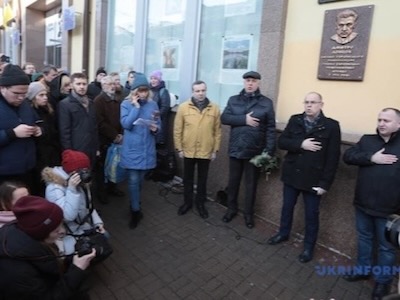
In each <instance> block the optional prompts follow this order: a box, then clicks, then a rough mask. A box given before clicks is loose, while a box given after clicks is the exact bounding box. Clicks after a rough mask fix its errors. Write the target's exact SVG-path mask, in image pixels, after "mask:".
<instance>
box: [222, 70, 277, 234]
mask: <svg viewBox="0 0 400 300" xmlns="http://www.w3.org/2000/svg"><path fill="white" fill-rule="evenodd" d="M243 79H244V89H243V90H242V91H241V92H240V93H239V94H238V95H235V96H232V97H230V98H229V100H228V104H227V106H226V107H225V110H224V112H223V113H222V115H221V122H222V124H225V125H230V126H231V133H230V138H229V182H228V210H227V212H226V213H225V215H224V217H223V218H222V221H224V222H225V223H227V222H230V221H231V220H232V219H233V218H234V217H235V216H236V214H237V211H238V201H237V197H238V193H239V187H240V181H241V178H242V173H245V177H246V178H245V189H246V193H245V207H244V219H245V223H246V226H247V227H248V228H253V227H254V219H253V214H254V202H255V198H256V191H257V180H258V176H259V173H260V170H259V169H258V168H257V167H255V166H254V165H253V164H252V163H250V159H251V158H252V157H254V156H256V155H259V154H261V153H262V152H263V151H264V150H266V151H267V152H268V154H269V155H271V156H272V155H273V154H274V152H275V145H276V141H275V139H276V133H275V112H274V106H273V103H272V100H271V99H269V98H267V97H265V96H264V95H262V94H261V92H260V89H259V85H260V80H261V75H260V74H259V73H257V72H254V71H250V72H246V73H245V74H244V75H243Z"/></svg>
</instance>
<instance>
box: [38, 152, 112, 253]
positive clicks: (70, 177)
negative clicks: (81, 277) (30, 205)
mask: <svg viewBox="0 0 400 300" xmlns="http://www.w3.org/2000/svg"><path fill="white" fill-rule="evenodd" d="M42 178H43V180H44V181H45V182H46V199H47V200H49V201H50V202H53V203H56V204H57V205H58V206H59V207H61V209H62V210H63V212H64V221H65V227H66V229H67V234H66V235H65V237H64V238H63V245H61V247H60V246H59V248H60V249H59V250H60V252H61V253H64V254H71V253H74V251H75V244H76V240H77V238H79V236H89V235H94V234H95V233H96V232H97V233H101V235H100V236H101V237H102V238H104V236H105V235H108V233H107V232H106V231H105V229H104V225H103V221H102V219H101V218H100V216H99V215H98V213H97V211H96V210H95V209H93V203H92V199H91V193H90V183H91V175H90V160H89V157H88V156H87V155H86V154H85V153H83V152H79V151H74V150H64V151H63V153H62V167H53V168H50V167H47V168H44V169H43V171H42ZM80 244H81V243H80ZM85 245H87V243H86V244H85ZM62 247H63V249H62ZM86 248H87V247H86ZM95 248H96V247H95ZM76 250H78V251H80V249H76ZM97 250H99V249H97ZM98 252H99V251H98ZM100 254H101V253H97V256H99V255H100ZM108 255H109V254H108ZM108 255H107V256H108ZM98 258H99V257H96V260H97V259H98Z"/></svg>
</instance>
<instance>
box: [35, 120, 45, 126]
mask: <svg viewBox="0 0 400 300" xmlns="http://www.w3.org/2000/svg"><path fill="white" fill-rule="evenodd" d="M35 124H36V125H38V126H39V125H41V124H43V120H36V121H35Z"/></svg>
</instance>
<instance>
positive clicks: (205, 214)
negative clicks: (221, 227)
mask: <svg viewBox="0 0 400 300" xmlns="http://www.w3.org/2000/svg"><path fill="white" fill-rule="evenodd" d="M197 212H198V213H199V216H200V217H201V218H203V219H207V218H208V211H207V209H206V208H205V207H204V204H199V205H197Z"/></svg>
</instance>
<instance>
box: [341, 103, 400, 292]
mask: <svg viewBox="0 0 400 300" xmlns="http://www.w3.org/2000/svg"><path fill="white" fill-rule="evenodd" d="M399 158H400V111H399V110H398V109H396V108H385V109H383V110H382V111H380V112H379V115H378V126H377V133H376V134H367V135H363V136H362V137H361V139H360V141H359V142H358V143H357V144H356V145H354V146H353V147H351V148H349V149H347V150H346V152H345V153H344V156H343V160H344V162H345V163H347V164H350V165H356V166H358V167H359V170H358V178H357V185H356V190H355V196H354V206H355V212H356V228H357V236H358V254H357V265H359V266H362V267H365V266H367V267H368V266H370V267H372V266H373V261H372V255H373V250H374V240H376V241H377V243H378V253H377V262H376V265H377V266H379V267H380V268H381V269H380V270H381V271H382V270H383V269H385V268H387V269H389V268H391V267H392V266H394V264H395V263H396V251H395V248H394V247H393V246H392V245H391V244H390V243H389V242H388V241H387V240H386V239H385V226H386V221H387V217H388V216H389V215H391V214H395V213H399V212H400V162H399ZM379 273H381V274H375V273H374V279H375V287H374V290H373V294H372V297H373V299H382V297H384V296H385V295H388V294H389V293H390V285H391V282H392V279H393V275H394V274H390V272H389V274H388V273H386V274H385V272H379ZM370 277H371V274H355V273H354V274H348V275H345V276H344V279H346V280H347V281H358V280H367V279H369V278H370Z"/></svg>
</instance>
